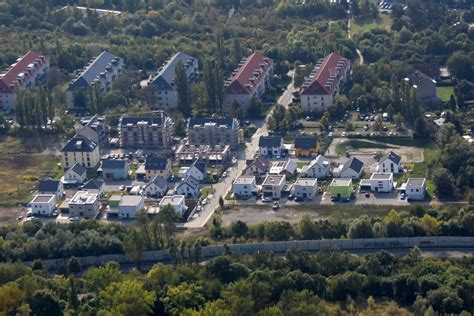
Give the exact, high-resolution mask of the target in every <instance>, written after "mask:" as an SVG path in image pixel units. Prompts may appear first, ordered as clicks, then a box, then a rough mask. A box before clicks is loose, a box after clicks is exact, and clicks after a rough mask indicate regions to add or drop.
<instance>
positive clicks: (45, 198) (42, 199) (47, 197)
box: [31, 194, 54, 203]
mask: <svg viewBox="0 0 474 316" xmlns="http://www.w3.org/2000/svg"><path fill="white" fill-rule="evenodd" d="M51 199H54V194H38V195H36V196H35V197H34V198H33V200H32V201H31V203H48V202H49V201H51Z"/></svg>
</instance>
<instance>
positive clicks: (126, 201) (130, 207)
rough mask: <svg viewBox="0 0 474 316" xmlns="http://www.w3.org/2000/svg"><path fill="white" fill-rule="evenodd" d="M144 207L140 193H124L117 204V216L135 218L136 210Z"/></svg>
mask: <svg viewBox="0 0 474 316" xmlns="http://www.w3.org/2000/svg"><path fill="white" fill-rule="evenodd" d="M144 208H145V199H144V198H143V196H141V195H124V196H122V199H121V201H120V203H119V205H118V216H119V218H122V219H132V218H135V217H136V215H137V212H138V211H139V210H142V209H144Z"/></svg>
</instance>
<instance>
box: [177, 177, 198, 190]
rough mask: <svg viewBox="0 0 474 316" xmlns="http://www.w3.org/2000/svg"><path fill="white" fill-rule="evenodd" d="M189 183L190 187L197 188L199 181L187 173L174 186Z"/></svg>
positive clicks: (178, 186)
mask: <svg viewBox="0 0 474 316" xmlns="http://www.w3.org/2000/svg"><path fill="white" fill-rule="evenodd" d="M185 184H187V185H189V186H190V187H191V188H192V189H199V181H198V180H197V179H196V178H194V177H193V176H191V175H188V176H187V177H186V178H184V180H183V181H182V182H181V183H180V184H178V185H177V186H176V189H178V188H180V187H181V186H183V185H185Z"/></svg>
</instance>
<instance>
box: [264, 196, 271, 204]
mask: <svg viewBox="0 0 474 316" xmlns="http://www.w3.org/2000/svg"><path fill="white" fill-rule="evenodd" d="M271 201H272V199H271V198H269V197H264V198H262V202H264V203H270V202H271Z"/></svg>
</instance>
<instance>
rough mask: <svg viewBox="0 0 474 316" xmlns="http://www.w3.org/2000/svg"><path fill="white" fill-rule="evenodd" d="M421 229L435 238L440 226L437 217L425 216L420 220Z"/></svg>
mask: <svg viewBox="0 0 474 316" xmlns="http://www.w3.org/2000/svg"><path fill="white" fill-rule="evenodd" d="M420 224H421V227H422V228H423V229H424V230H425V232H426V233H427V234H428V235H431V236H434V235H436V234H437V233H438V231H439V228H440V225H439V222H438V220H437V219H436V218H435V217H432V216H430V215H428V214H425V215H424V216H423V217H422V218H421V219H420Z"/></svg>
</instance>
